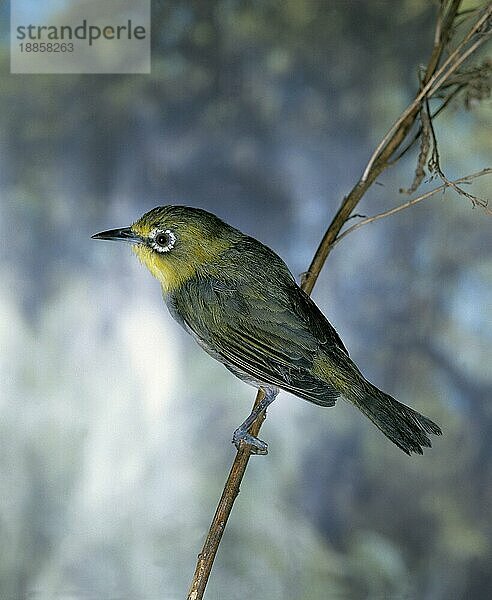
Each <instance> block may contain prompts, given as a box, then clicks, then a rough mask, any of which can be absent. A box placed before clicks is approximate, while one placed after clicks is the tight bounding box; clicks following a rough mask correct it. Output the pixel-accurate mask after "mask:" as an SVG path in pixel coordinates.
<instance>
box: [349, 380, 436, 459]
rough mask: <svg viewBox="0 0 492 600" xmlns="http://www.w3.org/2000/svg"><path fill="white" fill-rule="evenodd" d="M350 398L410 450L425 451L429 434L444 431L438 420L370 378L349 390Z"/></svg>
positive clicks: (428, 446) (394, 440) (382, 428)
mask: <svg viewBox="0 0 492 600" xmlns="http://www.w3.org/2000/svg"><path fill="white" fill-rule="evenodd" d="M347 399H348V400H350V401H351V402H352V403H353V404H355V405H356V406H357V408H359V410H361V411H362V412H363V413H364V414H365V415H366V417H369V419H371V421H372V422H373V423H374V424H375V425H376V427H378V428H379V429H380V430H381V431H382V432H383V433H384V435H385V436H386V437H388V438H389V439H390V440H391V441H392V442H393V443H394V444H396V445H397V446H398V447H399V448H401V449H402V450H403V452H406V453H407V454H411V453H412V452H415V453H416V454H423V448H430V447H431V441H430V439H429V435H428V434H433V435H441V434H442V431H441V429H440V427H439V426H438V425H436V423H434V422H433V421H431V420H430V419H429V418H427V417H424V416H423V415H421V414H420V413H418V412H417V411H416V410H413V408H410V407H409V406H406V405H405V404H402V403H401V402H398V400H395V399H394V398H392V397H391V396H390V395H388V394H385V393H384V392H382V391H381V390H379V389H378V388H377V387H376V386H374V385H372V384H371V383H369V382H368V381H364V383H363V385H362V386H360V388H359V389H357V390H352V391H351V392H350V393H349V394H347Z"/></svg>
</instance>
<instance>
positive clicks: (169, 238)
mask: <svg viewBox="0 0 492 600" xmlns="http://www.w3.org/2000/svg"><path fill="white" fill-rule="evenodd" d="M149 237H150V246H151V248H152V249H153V250H155V251H156V252H161V253H164V252H169V251H170V250H172V249H173V248H174V245H175V244H176V235H175V234H174V233H173V232H172V231H171V230H170V229H166V230H165V231H162V229H153V230H152V231H151V232H150V236H149Z"/></svg>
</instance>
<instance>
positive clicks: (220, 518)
mask: <svg viewBox="0 0 492 600" xmlns="http://www.w3.org/2000/svg"><path fill="white" fill-rule="evenodd" d="M460 4H461V0H450V2H444V1H443V2H442V3H441V11H440V13H439V16H438V20H437V21H438V22H437V25H436V32H435V42H434V47H433V49H432V53H431V56H430V58H429V62H428V64H427V68H426V70H425V73H424V77H423V83H422V86H421V88H420V89H419V92H418V94H417V95H416V97H415V99H414V101H413V102H412V103H411V104H410V105H409V107H408V108H407V109H406V110H405V111H404V112H403V113H402V115H401V116H400V117H399V118H398V120H397V121H396V122H395V124H394V125H393V126H392V127H391V129H390V130H389V131H388V133H387V134H386V135H385V136H384V138H383V139H382V140H381V142H380V143H379V144H378V146H377V148H376V150H375V151H374V153H373V154H372V156H371V158H370V159H369V162H368V164H367V166H366V168H365V170H364V173H363V174H362V176H361V178H360V179H359V181H358V182H357V183H356V184H355V186H354V187H353V188H352V190H351V191H350V193H349V194H348V195H347V196H346V197H345V198H344V199H343V201H342V203H341V205H340V208H339V209H338V211H337V213H336V215H335V216H334V218H333V220H332V221H331V223H330V226H329V227H328V229H327V230H326V232H325V235H324V236H323V239H322V240H321V243H320V245H319V247H318V249H317V251H316V254H315V255H314V258H313V260H312V262H311V264H310V266H309V269H308V271H307V272H306V273H304V274H303V277H302V281H301V286H302V288H303V289H304V291H305V292H306V293H308V294H310V293H311V291H312V289H313V287H314V285H315V283H316V280H317V278H318V276H319V274H320V272H321V269H322V267H323V265H324V263H325V261H326V258H327V257H328V255H329V253H330V251H331V249H332V247H333V244H334V242H335V240H336V239H337V236H338V234H339V233H340V230H341V229H342V227H343V225H344V224H345V223H346V221H347V220H348V219H349V217H350V215H351V213H352V211H353V210H354V208H355V207H356V206H357V204H358V203H359V201H360V200H361V198H362V197H363V196H364V194H365V193H366V191H367V190H368V189H369V187H370V186H371V185H372V184H373V183H374V182H375V180H376V179H377V177H378V176H379V175H380V173H381V172H382V171H384V170H385V169H386V168H387V167H388V166H389V160H390V158H391V157H392V156H393V154H394V153H395V152H396V151H397V150H398V149H399V148H400V146H401V144H402V142H403V141H404V140H405V139H406V137H407V135H408V133H409V131H410V129H411V128H412V126H413V124H414V123H415V120H416V118H417V116H418V114H419V111H420V109H421V105H422V100H423V99H424V98H426V97H430V95H432V94H435V93H436V92H437V91H438V90H439V89H440V88H441V87H442V86H443V85H444V84H445V83H446V81H447V80H448V78H449V77H450V76H451V75H452V73H454V72H455V71H456V69H457V68H458V67H459V65H461V64H462V63H463V61H464V60H466V58H468V56H469V55H470V54H471V53H472V52H475V51H476V50H477V49H478V47H479V46H480V45H481V44H482V43H483V42H484V41H485V37H487V34H486V33H482V34H481V35H480V37H479V38H478V39H477V40H476V41H475V42H474V43H473V44H472V46H469V43H470V41H471V40H472V39H475V37H476V36H477V34H478V32H481V31H482V30H483V28H484V26H485V25H486V24H487V23H488V19H489V18H490V17H491V15H492V4H489V5H488V8H486V9H485V11H484V13H483V14H482V15H481V16H480V17H479V18H478V20H477V21H476V22H475V24H474V25H473V26H472V27H471V29H470V30H469V32H468V33H467V35H466V36H465V37H464V38H463V40H462V42H461V43H460V44H459V45H458V47H457V48H456V49H455V51H454V52H453V53H452V54H451V55H450V56H449V57H448V58H447V59H446V61H445V62H444V63H443V65H442V66H441V67H440V68H439V63H440V61H441V57H442V55H443V52H444V50H445V48H446V47H447V44H448V42H449V40H450V38H451V36H452V33H453V31H454V24H455V19H456V16H457V15H458V11H459V7H460ZM444 185H445V184H443V186H442V187H444ZM411 202H413V203H415V202H414V201H411ZM400 210H402V209H400ZM379 218H382V217H379ZM359 225H361V224H360V223H359V224H357V225H354V226H353V227H356V226H359ZM347 231H348V230H347ZM343 235H345V233H344V234H343ZM340 237H341V236H340ZM261 398H262V395H261V392H259V393H258V395H257V396H256V400H255V406H256V405H257V404H258V402H259V401H260V400H261ZM264 418H265V417H264V415H262V416H260V417H259V418H258V419H257V420H256V421H255V423H254V424H253V426H252V427H251V429H250V431H251V433H252V434H253V435H254V436H257V435H258V432H259V430H260V427H261V425H262V422H263V420H264ZM249 457H250V452H249V448H248V447H247V446H242V447H241V448H240V449H239V450H238V452H237V454H236V457H235V459H234V462H233V465H232V467H231V470H230V473H229V476H228V478H227V481H226V483H225V487H224V490H223V492H222V496H221V498H220V500H219V503H218V506H217V509H216V512H215V515H214V518H213V520H212V524H211V526H210V529H209V532H208V534H207V538H206V540H205V542H204V545H203V549H202V552H201V553H200V554H199V555H198V561H197V565H196V569H195V574H194V577H193V581H192V583H191V587H190V590H189V593H188V600H201V599H202V598H203V594H204V592H205V587H206V585H207V581H208V578H209V576H210V572H211V569H212V565H213V562H214V559H215V555H216V553H217V550H218V547H219V544H220V541H221V538H222V534H223V533H224V529H225V526H226V524H227V520H228V518H229V515H230V513H231V510H232V507H233V504H234V501H235V499H236V497H237V495H238V493H239V486H240V484H241V481H242V478H243V476H244V473H245V471H246V467H247V465H248V461H249Z"/></svg>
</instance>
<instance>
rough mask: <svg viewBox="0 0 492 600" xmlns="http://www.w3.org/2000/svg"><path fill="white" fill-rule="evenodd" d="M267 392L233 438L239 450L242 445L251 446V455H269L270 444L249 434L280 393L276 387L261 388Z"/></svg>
mask: <svg viewBox="0 0 492 600" xmlns="http://www.w3.org/2000/svg"><path fill="white" fill-rule="evenodd" d="M261 389H263V391H264V392H265V396H264V398H263V400H261V402H260V403H259V404H258V406H257V407H256V408H254V409H253V410H252V411H251V414H250V415H249V417H248V418H247V419H246V421H244V423H242V424H241V425H240V426H239V427H238V428H237V429H236V431H235V432H234V434H233V436H232V443H233V444H234V445H235V446H236V448H237V449H238V450H239V448H240V446H241V443H244V444H249V445H250V446H251V454H268V444H267V443H266V442H262V441H261V440H259V439H258V438H256V437H255V436H254V435H251V434H250V433H248V431H249V428H250V427H251V425H253V423H254V422H255V421H256V419H257V418H258V417H259V416H260V415H261V414H262V413H263V412H265V411H266V409H267V408H268V406H269V405H270V404H271V403H272V402H273V401H274V400H275V398H276V397H277V394H278V392H279V390H278V388H276V387H268V388H261Z"/></svg>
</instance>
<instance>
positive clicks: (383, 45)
mask: <svg viewBox="0 0 492 600" xmlns="http://www.w3.org/2000/svg"><path fill="white" fill-rule="evenodd" d="M1 6H2V8H1V9H0V10H1V11H2V12H1V16H2V23H3V26H4V30H3V31H4V33H3V38H2V40H3V44H2V46H1V54H0V57H1V65H2V66H1V69H2V74H1V86H0V250H1V262H0V276H1V282H2V284H1V286H0V373H1V389H0V448H1V452H0V597H1V598H2V599H4V598H5V599H8V600H11V599H12V600H17V599H21V598H22V599H24V598H36V599H37V598H40V599H45V598H46V599H50V598H63V599H67V600H68V599H70V600H72V599H73V600H75V599H79V598H83V599H86V598H87V599H89V598H90V599H97V600H99V599H101V600H110V599H111V600H113V599H123V598H124V599H129V600H134V599H139V598H142V599H146V600H147V599H148V600H151V599H152V600H153V599H157V598H159V599H165V600H172V599H177V598H183V597H184V596H185V594H186V590H187V586H188V584H189V582H190V579H191V576H192V573H193V569H194V564H195V558H196V554H197V553H198V551H199V549H200V547H201V544H202V540H203V538H204V535H205V533H206V530H207V528H208V525H209V522H210V519H211V516H212V514H213V511H214V509H215V504H216V501H217V499H218V497H219V495H220V492H221V490H222V486H223V483H224V480H225V476H226V473H227V471H228V469H229V466H230V464H231V462H232V459H233V456H234V448H233V446H232V445H231V443H230V439H231V434H232V431H233V430H234V428H235V427H236V426H237V425H238V424H239V423H240V422H241V421H242V420H243V419H244V417H245V416H246V415H247V414H248V412H249V410H250V407H251V404H252V402H253V398H254V393H253V390H252V389H251V388H249V387H248V386H246V385H244V384H243V383H241V382H240V381H238V380H236V379H235V378H234V377H233V376H232V375H231V374H230V373H229V372H227V371H226V370H225V369H224V368H223V367H222V366H221V365H219V364H218V363H215V362H214V361H213V360H212V359H211V358H209V357H208V356H207V355H206V354H204V353H203V352H202V351H201V350H200V349H199V348H198V347H196V346H195V344H194V342H193V340H192V339H191V338H189V337H187V336H186V334H185V333H184V332H182V331H181V330H180V329H179V327H178V326H177V325H176V324H175V323H174V322H173V321H172V320H171V318H170V317H169V315H168V314H167V311H166V309H165V307H164V306H163V304H162V301H161V296H160V290H159V286H158V284H157V282H156V281H155V280H153V279H152V278H151V276H150V275H149V274H148V273H147V272H146V271H145V270H144V269H143V268H142V267H141V266H140V265H139V264H138V261H136V260H135V258H134V257H133V256H132V254H131V252H130V250H129V248H128V247H125V246H123V245H118V244H110V243H102V242H95V241H93V240H91V239H90V235H91V234H93V233H94V232H96V231H101V230H103V229H107V228H112V227H117V226H123V225H128V224H130V223H131V222H132V221H133V220H134V219H136V218H137V217H138V216H140V214H142V213H143V212H144V211H146V210H148V209H150V208H152V207H154V206H156V205H159V204H165V203H182V204H189V205H192V206H199V207H202V208H205V209H207V210H210V211H212V212H215V213H217V214H218V215H219V216H220V217H222V218H223V219H225V220H226V221H228V222H230V223H232V224H233V225H235V226H238V227H240V228H241V229H243V230H244V231H245V232H247V233H248V234H251V235H253V236H255V237H257V238H258V239H260V240H262V241H263V242H265V243H267V244H268V245H270V246H271V247H272V248H274V249H275V250H276V251H277V252H278V253H279V254H281V255H282V256H283V257H284V258H285V260H286V262H287V263H288V264H289V266H290V267H291V269H292V271H293V273H295V274H296V275H299V274H300V273H301V272H302V271H304V270H305V269H306V267H307V265H308V264H309V261H310V259H311V257H312V255H313V253H314V251H315V250H316V247H317V245H318V243H319V240H320V239H321V236H322V234H323V232H324V230H325V229H326V227H327V225H328V223H329V221H330V219H331V218H332V216H333V214H334V212H335V211H336V209H337V207H338V206H339V204H340V202H341V200H342V198H343V195H344V194H346V193H347V192H348V190H349V189H350V187H351V186H352V185H353V183H354V182H355V181H356V179H357V178H358V177H359V175H360V173H361V171H362V169H363V167H364V165H365V163H366V162H367V159H368V157H369V155H370V153H371V151H372V149H373V148H374V147H375V145H376V143H377V142H378V141H379V139H380V138H381V136H382V135H383V134H384V133H385V131H386V130H387V128H388V127H389V125H390V124H391V122H392V121H393V120H394V119H395V118H396V117H397V116H398V114H399V113H400V111H401V110H402V109H403V108H404V107H405V105H406V103H407V102H408V101H409V100H410V99H411V97H412V94H413V93H414V91H415V88H416V86H417V82H418V76H417V74H418V66H419V65H420V64H422V63H425V60H426V57H427V56H428V54H429V51H430V47H431V44H432V39H433V31H432V25H433V19H434V14H435V6H434V4H433V3H429V2H427V1H426V0H397V1H393V2H389V1H388V2H385V1H378V2H370V3H369V2H367V3H363V2H357V1H355V0H354V1H344V2H341V1H339V2H330V3H328V2H323V1H321V0H319V1H318V0H314V1H311V0H286V1H284V2H276V1H273V0H267V1H264V2H256V1H253V0H250V1H247V2H234V1H232V2H231V1H229V0H213V1H212V0H210V1H206V2H202V1H200V2H199V1H198V0H197V1H186V2H184V1H180V0H170V1H162V2H161V1H155V2H153V14H152V25H153V31H152V35H153V55H152V60H153V65H152V74H151V75H150V76H148V75H141V76H135V75H127V76H124V75H108V76H105V75H103V76H99V75H93V76H91V75H80V76H77V75H74V76H72V75H70V76H68V75H52V76H50V75H39V76H30V75H10V74H9V73H8V68H9V67H8V65H9V57H8V30H7V27H8V7H7V6H6V4H3V5H1ZM491 119H492V111H491V106H490V102H484V103H482V104H479V105H476V106H473V107H472V109H471V110H469V111H465V110H464V108H463V106H462V103H460V102H456V103H455V104H453V105H451V106H450V107H449V109H448V110H447V111H446V114H445V115H443V116H442V117H440V118H439V120H438V121H437V122H436V133H437V135H438V138H439V140H440V144H441V146H440V148H441V157H442V161H443V166H444V169H445V171H446V173H447V175H448V176H449V177H458V176H461V175H464V174H467V173H469V172H471V171H475V170H478V169H480V168H482V167H485V166H490V162H491V154H492V153H491V150H492V147H491V136H490V123H491ZM414 165H415V153H413V154H412V153H409V154H408V156H406V157H405V159H404V160H402V161H401V163H400V164H399V165H398V167H397V168H395V169H393V170H391V171H389V172H388V173H387V174H385V175H384V176H383V177H381V178H380V184H381V185H376V186H374V187H373V188H372V189H371V191H370V193H369V194H368V195H367V197H366V198H365V199H364V201H363V202H362V203H361V205H360V206H359V207H358V212H360V213H364V214H374V213H375V212H378V211H380V210H384V209H387V208H390V207H392V206H395V205H397V204H398V203H401V202H402V201H404V200H405V199H406V197H405V196H402V195H401V194H399V193H398V189H399V188H400V187H405V186H408V185H409V184H410V182H411V180H412V177H413V170H414ZM433 184H434V185H436V184H437V182H434V183H433ZM433 184H432V183H431V184H430V185H433ZM473 189H474V191H475V193H477V194H479V195H481V196H484V197H487V196H488V197H490V196H491V193H490V180H488V181H487V180H486V178H484V179H482V180H479V181H477V183H476V184H475V185H474V188H473ZM491 223H492V221H491V217H490V216H486V215H485V214H484V213H483V212H482V211H480V210H479V209H475V210H473V209H472V207H471V205H470V204H469V202H468V201H467V200H466V199H464V198H459V197H456V196H455V195H453V194H452V193H447V194H446V195H445V196H442V195H439V196H437V197H435V198H433V199H432V200H429V201H427V202H426V203H423V204H421V205H419V206H417V207H415V208H413V209H411V210H409V211H406V212H402V213H400V214H398V215H397V216H395V217H392V218H388V219H385V220H382V221H380V222H379V223H375V224H372V225H369V226H367V227H366V228H363V229H361V230H360V231H358V232H356V233H354V234H351V235H350V236H347V238H346V239H345V240H344V241H343V242H341V243H340V245H339V246H337V248H336V249H335V250H334V251H333V253H332V255H331V256H330V257H329V260H328V262H327V264H326V267H325V269H324V270H323V272H322V274H321V277H320V279H319V282H318V284H317V286H316V288H315V292H314V298H315V300H316V302H317V303H318V304H319V306H320V307H321V308H322V309H323V311H324V312H325V313H326V315H327V316H328V317H329V318H330V320H331V321H332V323H333V324H334V325H335V327H336V328H337V330H338V331H339V333H340V334H341V336H342V338H343V340H344V341H345V343H346V345H347V346H348V348H349V349H350V352H351V355H352V356H353V358H354V359H355V360H356V362H357V363H358V364H359V365H360V367H361V369H362V370H363V372H364V373H365V374H366V376H367V377H368V378H369V379H371V380H372V381H374V383H376V384H377V385H378V386H379V387H382V388H383V389H385V390H386V391H388V392H389V393H391V394H393V395H394V396H396V397H397V398H399V399H400V400H401V401H403V402H406V403H408V404H411V405H412V406H414V407H415V408H417V409H418V410H421V411H422V412H424V413H425V414H427V415H429V416H430V417H431V418H433V419H434V420H436V421H437V422H438V423H440V424H441V426H442V428H443V430H444V436H443V437H442V438H440V439H436V440H435V443H434V447H433V448H432V449H431V450H428V451H426V453H425V456H423V457H419V456H414V457H412V458H409V457H407V456H406V455H404V454H403V453H402V452H401V451H399V450H398V448H396V447H395V446H393V445H392V444H391V443H390V442H389V441H388V440H386V439H385V438H384V436H383V435H382V434H380V433H379V432H378V431H377V430H376V429H375V428H374V427H373V426H372V424H371V423H370V422H369V421H368V420H367V419H365V418H364V417H363V416H362V415H361V414H360V413H358V412H357V411H356V410H355V409H354V408H353V407H351V406H349V405H346V404H344V403H343V402H339V403H338V405H337V406H336V408H334V409H321V408H319V407H315V406H313V405H310V404H309V403H307V402H304V401H302V400H299V399H297V398H294V397H292V396H289V395H288V394H284V393H282V394H281V396H280V397H279V399H278V400H277V401H276V402H275V404H274V405H273V406H272V408H271V409H270V410H269V415H268V419H267V422H266V423H265V425H264V427H263V430H262V438H263V439H266V440H267V441H268V442H269V444H270V454H269V455H268V457H266V458H264V457H255V458H254V459H252V461H251V463H250V466H249V468H248V471H247V474H246V477H245V480H244V482H243V485H242V488H241V494H240V496H239V499H238V501H237V503H236V506H235V508H234V512H233V515H232V518H231V521H230V523H229V525H228V527H227V530H226V533H225V536H224V539H223V543H222V545H221V549H220V551H219V554H218V556H217V560H216V565H215V567H214V570H213V573H212V578H211V581H210V585H209V590H208V595H207V598H210V600H212V599H220V600H235V599H239V598H255V597H261V598H275V599H280V598H282V599H283V600H324V599H326V598H329V599H330V598H368V599H380V598H420V599H433V600H434V599H449V598H474V599H481V598H483V599H486V598H490V597H491V595H492V569H491V544H492V538H491V532H492V519H491V515H490V507H491V505H492V468H491V465H492V462H491V457H492V445H491V444H492V441H491V440H492V410H491V400H492V393H491V392H492V372H491V368H490V367H491V359H490V349H491V341H492V287H491V283H492V236H491V235H490V232H491Z"/></svg>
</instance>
